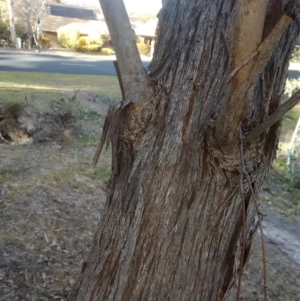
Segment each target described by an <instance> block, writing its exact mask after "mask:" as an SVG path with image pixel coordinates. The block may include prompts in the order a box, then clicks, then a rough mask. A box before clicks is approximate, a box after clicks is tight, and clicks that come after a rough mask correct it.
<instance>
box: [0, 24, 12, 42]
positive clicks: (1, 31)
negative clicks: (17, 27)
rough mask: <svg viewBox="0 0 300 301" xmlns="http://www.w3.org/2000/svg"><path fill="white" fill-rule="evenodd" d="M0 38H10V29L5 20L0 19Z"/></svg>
mask: <svg viewBox="0 0 300 301" xmlns="http://www.w3.org/2000/svg"><path fill="white" fill-rule="evenodd" d="M0 39H3V40H9V39H10V31H9V24H8V23H7V21H6V20H5V21H4V20H0Z"/></svg>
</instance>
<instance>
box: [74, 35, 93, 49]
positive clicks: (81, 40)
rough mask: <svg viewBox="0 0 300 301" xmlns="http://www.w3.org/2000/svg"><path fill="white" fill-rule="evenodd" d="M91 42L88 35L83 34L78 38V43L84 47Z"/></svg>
mask: <svg viewBox="0 0 300 301" xmlns="http://www.w3.org/2000/svg"><path fill="white" fill-rule="evenodd" d="M89 42H90V41H89V40H88V38H87V37H84V36H82V37H80V38H79V39H78V42H77V44H78V46H79V47H83V46H86V45H88V44H89Z"/></svg>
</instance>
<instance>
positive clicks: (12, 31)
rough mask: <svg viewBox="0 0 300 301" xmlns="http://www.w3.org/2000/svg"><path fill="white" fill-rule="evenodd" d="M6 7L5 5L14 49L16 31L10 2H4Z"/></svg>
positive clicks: (8, 0) (7, 0) (9, 0)
mask: <svg viewBox="0 0 300 301" xmlns="http://www.w3.org/2000/svg"><path fill="white" fill-rule="evenodd" d="M6 5H7V10H8V18H9V28H10V36H11V41H12V43H13V45H14V46H15V47H17V37H16V29H15V20H14V11H13V8H12V4H11V0H6Z"/></svg>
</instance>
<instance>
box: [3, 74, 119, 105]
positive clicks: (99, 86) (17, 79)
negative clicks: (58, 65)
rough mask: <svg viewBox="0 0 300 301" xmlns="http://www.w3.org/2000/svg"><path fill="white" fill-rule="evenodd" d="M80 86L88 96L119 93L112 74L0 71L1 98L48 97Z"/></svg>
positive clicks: (116, 82)
mask: <svg viewBox="0 0 300 301" xmlns="http://www.w3.org/2000/svg"><path fill="white" fill-rule="evenodd" d="M76 90H80V91H81V92H82V93H84V94H85V96H86V97H87V98H89V97H91V98H92V97H94V96H95V95H108V96H110V97H120V96H121V92H120V89H119V85H118V79H117V77H114V76H97V75H75V74H56V73H35V72H0V102H4V101H24V99H25V97H26V98H27V99H28V100H32V101H33V102H34V100H38V101H39V102H41V101H49V100H55V99H59V98H61V97H62V96H70V95H71V94H74V91H76Z"/></svg>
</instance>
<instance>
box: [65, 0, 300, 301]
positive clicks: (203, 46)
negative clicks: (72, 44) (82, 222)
mask: <svg viewBox="0 0 300 301" xmlns="http://www.w3.org/2000/svg"><path fill="white" fill-rule="evenodd" d="M241 2H243V1H235V0H215V1H206V0H201V1H200V0H198V1H197V0H190V1H183V0H182V1H181V0H177V1H175V0H174V1H170V0H169V1H168V2H167V3H166V5H165V6H164V7H163V9H162V10H161V11H160V13H159V28H158V38H157V44H156V45H157V46H156V50H155V53H154V58H153V60H152V63H151V65H150V67H149V74H148V77H149V79H148V84H147V85H145V86H143V87H142V94H141V95H142V96H141V99H140V101H139V102H130V103H129V104H127V105H126V106H123V107H122V106H121V108H120V109H117V110H116V113H115V116H114V118H116V120H117V121H118V124H119V126H113V131H112V133H113V135H114V137H112V141H113V142H114V143H113V145H114V147H113V166H114V168H113V174H112V177H111V179H110V183H109V185H108V188H107V202H106V206H105V209H104V212H103V216H102V220H101V224H100V228H99V231H98V233H97V234H96V236H95V240H94V248H93V250H92V252H91V255H90V257H89V260H88V262H87V263H86V265H85V268H84V269H83V271H82V274H81V276H80V279H79V281H78V284H77V286H76V287H75V288H74V291H73V292H72V294H71V295H70V297H69V299H68V300H69V301H71V300H72V301H73V300H84V301H87V300H89V301H92V300H105V301H108V300H113V301H119V300H120V301H121V300H122V301H125V300H126V301H128V300H131V301H139V300H187V301H190V300H201V301H207V300H211V301H216V300H225V299H226V298H227V297H228V296H229V293H230V291H231V288H232V286H233V283H234V280H235V279H236V278H237V277H238V274H239V270H240V268H241V265H240V258H243V263H245V262H246V260H247V258H248V256H249V252H250V247H251V240H252V237H253V234H254V232H255V230H256V227H257V218H256V216H257V213H256V210H255V206H254V202H253V198H252V197H251V191H250V187H249V185H248V182H247V181H246V177H245V176H244V175H243V172H244V173H246V172H247V173H248V174H249V176H250V179H251V186H252V189H254V191H255V194H256V195H258V194H259V192H260V190H261V186H262V183H263V180H264V179H265V177H266V175H267V173H268V170H269V168H270V166H271V163H272V160H273V159H274V156H275V152H276V147H277V142H278V136H279V130H280V121H279V122H276V123H275V124H273V125H272V126H271V127H270V128H268V129H267V130H265V131H264V132H263V133H262V134H260V135H259V136H257V137H255V139H252V140H251V141H249V142H247V143H246V142H244V143H243V141H241V140H240V139H239V133H242V137H247V134H248V133H250V132H251V131H252V130H253V129H255V128H256V127H257V126H259V125H260V124H261V123H263V121H264V120H265V119H266V118H267V117H268V116H270V115H272V114H273V113H274V112H275V111H276V109H277V108H278V107H279V105H280V100H281V95H282V93H283V87H284V81H285V78H286V74H287V68H288V59H289V57H290V54H291V51H292V49H293V46H294V41H295V39H296V37H297V35H298V30H299V28H298V27H299V26H298V24H297V22H296V21H292V22H291V23H290V25H289V19H286V20H288V21H286V23H284V24H286V25H280V26H286V27H285V28H281V29H282V33H281V35H280V36H279V37H277V38H278V41H279V42H278V43H277V42H274V47H273V49H272V51H271V52H270V55H269V57H268V58H267V59H266V58H265V57H263V55H265V56H266V52H264V51H265V50H264V49H263V48H261V50H259V51H257V54H255V55H253V57H252V59H251V60H252V62H251V64H252V65H254V66H257V65H259V68H260V70H262V71H261V72H258V71H255V72H256V73H257V76H256V78H255V74H254V73H251V72H252V71H253V68H254V67H251V68H248V67H247V68H248V70H247V68H246V69H243V67H240V70H242V71H243V72H239V71H240V70H238V71H237V72H236V75H233V72H234V70H235V69H236V68H237V67H239V66H240V65H241V64H240V63H241V62H242V61H243V60H245V57H242V58H240V61H236V60H237V58H238V57H239V55H240V52H239V51H238V50H236V49H239V48H238V47H237V48H234V47H235V45H236V39H237V38H236V37H237V36H238V34H237V31H238V30H237V28H238V29H240V28H241V27H242V26H241V24H240V23H239V22H240V21H239V20H240V19H239V18H237V14H239V13H240V11H241V8H240V7H238V5H239V3H241ZM246 2H247V1H244V4H245V5H247V3H246ZM250 2H251V1H250ZM258 2H259V1H258ZM265 7H266V5H265ZM244 8H245V10H246V8H247V7H244ZM293 12H294V11H293ZM243 13H244V12H243ZM268 13H269V12H264V16H266V17H264V18H262V19H263V20H262V21H260V22H262V25H261V26H262V27H263V28H260V32H261V34H260V37H258V38H257V39H255V43H256V48H253V49H254V50H253V51H256V50H257V49H258V48H259V47H260V45H264V44H263V41H264V40H265V39H266V38H268V37H270V41H271V42H268V43H269V45H272V43H273V42H272V41H273V40H272V37H273V36H274V31H273V36H272V32H271V33H268V34H264V32H263V29H264V26H265V25H268V28H270V27H271V29H273V28H275V29H276V30H277V27H276V26H277V21H276V22H274V20H273V19H272V18H271V17H269V19H268ZM289 14H290V15H291V14H292V13H291V12H290V11H289ZM282 15H283V14H282ZM293 17H294V15H293ZM270 18H271V19H270ZM248 21H249V20H248ZM248 21H247V22H248ZM284 21H285V20H284ZM241 22H242V21H241ZM272 22H273V23H272ZM255 30H256V31H257V29H255ZM250 34H253V33H249V35H250ZM278 35H279V34H278ZM248 39H249V36H248ZM249 40H250V41H248V42H249V43H252V39H249ZM113 43H115V41H113ZM245 43H246V42H245ZM250 48H251V47H250ZM259 49H260V48H259ZM251 51H252V50H251ZM237 52H238V55H237ZM250 55H251V54H250ZM245 65H247V64H245ZM259 68H258V69H259ZM258 69H257V70H258ZM247 74H248V75H247ZM249 78H251V80H252V81H255V83H254V84H253V83H250V84H251V85H253V89H252V90H251V89H250V88H247V89H246V92H247V93H246V94H243V95H244V97H243V99H246V100H245V101H251V102H250V105H249V104H246V106H245V110H241V113H240V112H239V111H238V110H239V108H237V110H236V112H235V114H233V115H232V120H229V122H233V123H234V124H236V126H235V128H234V129H233V130H232V131H233V132H234V133H233V132H232V133H226V132H225V133H224V135H228V137H229V138H230V139H231V140H230V141H231V142H230V145H229V147H228V145H227V143H223V142H222V140H223V138H226V136H224V137H221V138H222V139H219V138H217V136H218V134H219V133H221V131H222V129H220V124H221V125H222V123H223V125H224V128H225V127H226V126H227V125H228V124H226V123H227V122H228V116H226V117H224V116H223V113H224V112H225V111H224V110H225V109H224V104H226V106H227V108H229V107H234V103H230V101H231V99H232V98H231V97H232V94H233V93H235V92H236V90H235V88H236V87H242V85H243V84H245V83H248V81H249ZM243 99H242V100H241V99H239V101H244V100H243ZM227 102H228V103H227ZM242 105H245V104H244V103H242ZM236 107H238V106H237V104H236ZM246 107H247V110H246ZM228 112H229V113H228V114H231V111H230V110H229V109H228ZM239 118H240V120H238V119H239ZM220 119H221V120H220ZM222 120H223V121H222ZM112 124H113V121H112ZM226 128H228V127H226ZM229 138H228V139H229ZM228 139H227V138H226V139H225V140H228ZM241 144H243V147H242V148H243V154H241V152H240V149H241ZM114 148H115V149H114ZM242 157H244V160H245V167H246V171H242V170H241V158H242ZM241 179H242V184H241V185H240V182H241ZM241 186H242V187H241ZM241 191H244V195H245V198H242V197H241ZM242 202H244V205H243V204H242ZM243 208H244V209H243ZM242 210H245V215H246V220H245V222H243V220H242V219H243V213H242ZM243 224H245V225H244V227H243ZM243 228H245V229H244V230H245V240H244V242H242V239H241V238H242V231H243ZM243 244H244V248H241V246H242V245H243ZM241 249H242V250H243V254H242V256H241V255H240V252H241Z"/></svg>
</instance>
